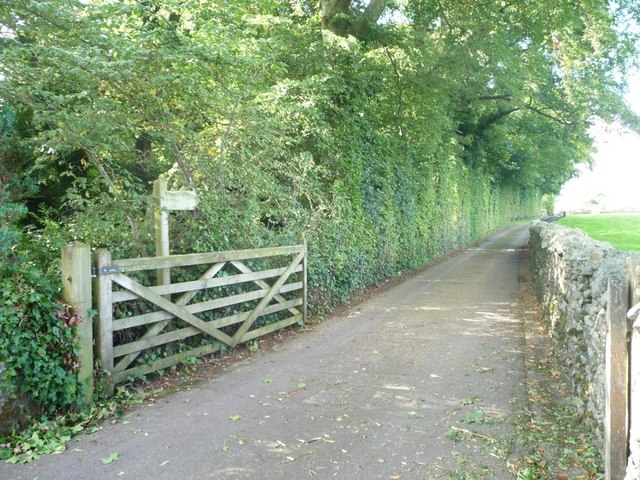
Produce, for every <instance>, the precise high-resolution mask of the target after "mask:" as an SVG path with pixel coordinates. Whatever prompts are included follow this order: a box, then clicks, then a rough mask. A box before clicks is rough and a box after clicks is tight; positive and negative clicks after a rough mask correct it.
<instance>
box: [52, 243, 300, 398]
mask: <svg viewBox="0 0 640 480" xmlns="http://www.w3.org/2000/svg"><path fill="white" fill-rule="evenodd" d="M89 256H91V254H90V248H89V247H88V246H87V245H84V244H80V243H78V242H76V243H74V244H69V245H68V246H67V247H66V248H65V249H64V250H63V282H64V285H65V292H66V297H67V300H68V301H70V302H71V303H73V304H74V305H76V306H78V308H79V314H80V317H81V318H90V316H91V314H92V313H93V314H94V320H93V322H90V321H89V322H83V325H82V326H81V327H80V329H79V337H80V346H81V363H82V365H83V368H84V369H85V372H84V374H83V373H81V374H80V377H81V380H82V381H83V383H84V384H85V387H86V389H87V395H88V397H89V398H90V396H91V391H92V389H93V383H92V382H93V372H92V371H91V370H90V367H88V365H93V357H92V356H91V355H92V354H91V351H92V343H93V344H94V346H95V355H96V357H97V358H96V359H97V364H98V365H99V366H100V368H101V369H102V370H103V372H104V373H105V374H106V384H107V390H112V389H113V385H115V384H117V383H120V382H123V381H125V380H127V379H128V378H130V377H136V376H140V375H146V374H148V373H151V372H155V371H158V370H162V369H166V368H169V367H171V366H173V365H176V364H178V363H181V362H184V361H185V360H187V359H189V358H192V357H199V356H202V355H206V354H210V353H214V352H216V351H219V350H221V349H225V348H233V347H234V346H236V345H238V344H240V343H243V342H247V341H251V340H254V339H256V338H258V337H260V336H262V335H265V334H267V333H271V332H274V331H276V330H278V329H281V328H284V327H287V326H290V325H293V324H296V323H303V322H304V321H305V320H306V296H307V295H306V293H307V287H306V285H307V283H306V265H307V247H306V242H305V241H304V240H303V239H302V238H301V241H300V244H298V245H292V246H283V247H273V248H262V249H253V250H236V251H227V252H212V253H198V254H187V255H172V256H160V257H148V258H134V259H124V260H113V259H112V258H111V254H110V252H109V251H107V250H102V249H101V250H97V251H96V252H94V254H93V255H92V256H91V257H92V258H89ZM90 264H92V268H91V269H90V267H89V265H90ZM167 271H170V272H171V275H170V278H171V281H172V282H173V283H169V284H162V283H163V280H162V279H163V278H164V279H166V278H167V277H168V276H167V275H166V272H167ZM90 277H93V280H92V283H93V289H91V288H90V287H88V286H87V284H90V283H91V279H90ZM92 290H93V292H92ZM92 306H93V309H92ZM92 323H93V330H94V331H93V333H91V327H92V325H91V324H92Z"/></svg>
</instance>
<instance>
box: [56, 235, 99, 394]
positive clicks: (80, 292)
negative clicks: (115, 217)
mask: <svg viewBox="0 0 640 480" xmlns="http://www.w3.org/2000/svg"><path fill="white" fill-rule="evenodd" d="M62 286H63V296H64V299H65V301H66V302H68V303H69V304H71V305H72V306H74V307H76V308H77V309H78V316H79V317H80V323H79V324H78V326H77V327H76V328H77V339H78V346H79V354H78V356H79V360H80V368H79V369H78V380H79V381H80V384H81V387H82V394H83V401H84V403H85V404H89V403H91V401H92V400H93V324H92V319H91V308H92V302H91V248H90V247H89V245H85V244H84V243H81V242H73V243H69V244H67V245H65V246H64V247H63V248H62Z"/></svg>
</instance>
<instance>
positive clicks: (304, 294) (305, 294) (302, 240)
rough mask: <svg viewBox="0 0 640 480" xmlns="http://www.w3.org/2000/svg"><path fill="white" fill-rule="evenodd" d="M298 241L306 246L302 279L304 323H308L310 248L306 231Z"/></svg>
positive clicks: (301, 273) (300, 235) (299, 236)
mask: <svg viewBox="0 0 640 480" xmlns="http://www.w3.org/2000/svg"><path fill="white" fill-rule="evenodd" d="M298 242H299V243H300V244H301V245H302V246H304V258H303V259H302V262H301V263H302V271H301V272H300V274H299V275H300V276H299V278H300V281H301V282H302V323H307V258H308V255H309V250H308V248H307V239H306V238H305V236H304V233H300V234H299V235H298Z"/></svg>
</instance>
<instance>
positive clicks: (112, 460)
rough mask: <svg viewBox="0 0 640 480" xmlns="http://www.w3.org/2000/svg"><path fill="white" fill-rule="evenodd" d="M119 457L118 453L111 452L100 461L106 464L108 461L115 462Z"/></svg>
mask: <svg viewBox="0 0 640 480" xmlns="http://www.w3.org/2000/svg"><path fill="white" fill-rule="evenodd" d="M119 457H120V454H119V453H112V454H111V455H109V456H108V457H104V458H103V459H101V460H100V461H101V462H102V464H103V465H108V464H110V463H113V462H117V461H118V458H119Z"/></svg>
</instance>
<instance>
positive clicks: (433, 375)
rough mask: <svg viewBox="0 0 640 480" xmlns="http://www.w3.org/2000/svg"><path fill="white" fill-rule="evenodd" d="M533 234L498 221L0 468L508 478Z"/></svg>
mask: <svg viewBox="0 0 640 480" xmlns="http://www.w3.org/2000/svg"><path fill="white" fill-rule="evenodd" d="M527 237H528V232H527V227H526V226H521V227H516V228H513V229H510V230H507V231H504V232H501V233H499V234H497V235H495V236H494V237H492V238H491V239H489V240H487V241H485V242H484V243H482V244H480V245H479V246H477V247H474V248H470V249H467V250H464V251H462V252H460V253H459V254H457V255H454V256H452V257H450V258H448V259H446V260H445V261H443V262H441V263H439V264H437V265H435V266H432V267H430V268H428V269H426V270H424V271H423V272H421V273H419V274H417V275H415V276H413V277H411V278H409V279H408V280H406V281H404V282H402V283H401V284H399V285H397V286H395V287H392V288H390V289H388V290H386V291H384V292H383V293H382V294H380V295H377V296H375V297H374V298H371V299H370V300H368V301H366V302H364V303H361V304H359V305H356V306H354V307H353V308H351V310H350V311H348V312H347V313H346V314H345V315H344V316H343V317H338V318H332V319H329V320H327V321H325V322H323V323H322V324H320V325H317V326H315V327H313V328H311V329H309V331H308V332H304V333H301V334H300V335H295V336H293V337H292V338H291V339H290V341H288V342H286V343H283V344H281V345H279V346H277V347H276V348H273V349H271V350H269V351H265V352H259V353H258V354H256V355H254V356H252V357H251V358H249V359H248V360H247V361H245V362H243V363H241V364H239V365H235V366H234V368H232V369H229V371H226V372H224V373H222V374H220V375H218V376H216V377H215V378H214V379H212V380H209V381H206V382H203V383H202V384H199V385H197V386H194V387H192V388H190V389H189V390H186V391H180V392H177V393H175V394H172V395H169V396H167V397H166V398H163V399H161V400H159V401H157V402H155V403H154V404H150V405H145V406H141V407H139V408H136V409H133V410H132V411H130V412H128V413H127V414H126V416H125V418H124V419H122V420H121V421H119V423H118V424H116V425H105V426H104V428H103V429H102V430H101V431H99V432H97V433H95V434H93V435H87V436H81V437H79V438H78V439H77V440H74V441H72V442H71V443H70V444H69V447H68V449H67V451H66V452H64V453H63V454H60V455H51V456H48V457H45V458H42V459H40V460H37V461H36V462H34V463H32V464H29V465H7V464H0V479H2V480H13V479H16V480H17V479H20V480H24V479H34V478H38V479H39V480H54V479H68V480H71V479H92V480H100V479H118V478H122V479H136V480H147V479H149V480H151V479H154V480H161V479H168V480H176V479H180V480H191V479H208V478H212V479H278V480H288V479H291V480H300V479H305V478H314V477H315V478H321V479H324V478H339V479H367V480H369V479H378V478H379V479H431V478H469V477H464V476H462V475H463V474H465V473H466V474H467V475H470V474H471V473H473V474H474V475H475V476H473V478H510V475H509V473H508V470H507V468H506V466H505V463H506V462H505V458H506V457H508V455H509V454H510V449H511V448H512V444H511V441H510V439H511V438H512V437H513V435H512V431H513V427H512V420H513V418H514V415H515V413H516V410H517V409H518V408H522V407H519V406H518V405H519V399H520V398H522V396H523V392H524V386H523V378H524V371H523V353H522V348H523V335H522V329H521V322H520V320H519V318H518V304H517V300H518V288H519V287H518V277H519V273H520V263H521V258H522V255H523V250H522V249H523V247H524V246H525V245H526V241H527ZM461 440H462V441H461ZM112 453H118V454H119V459H118V460H117V461H115V462H113V463H111V464H108V465H103V464H101V461H100V460H101V459H102V458H105V457H107V456H109V455H110V454H112ZM456 475H457V476H456Z"/></svg>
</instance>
